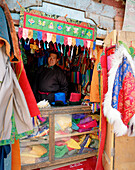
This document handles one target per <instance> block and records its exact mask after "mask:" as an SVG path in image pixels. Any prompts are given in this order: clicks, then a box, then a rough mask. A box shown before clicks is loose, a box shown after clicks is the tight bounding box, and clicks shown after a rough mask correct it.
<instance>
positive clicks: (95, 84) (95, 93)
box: [90, 49, 103, 102]
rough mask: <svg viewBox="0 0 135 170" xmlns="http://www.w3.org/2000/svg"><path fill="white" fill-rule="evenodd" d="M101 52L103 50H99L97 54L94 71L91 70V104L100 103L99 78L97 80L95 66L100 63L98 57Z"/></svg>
mask: <svg viewBox="0 0 135 170" xmlns="http://www.w3.org/2000/svg"><path fill="white" fill-rule="evenodd" d="M102 51H103V49H99V51H98V53H97V59H96V62H95V66H94V70H93V75H92V81H91V89H90V101H91V102H100V97H99V78H98V71H97V65H98V63H99V62H100V55H101V53H102Z"/></svg>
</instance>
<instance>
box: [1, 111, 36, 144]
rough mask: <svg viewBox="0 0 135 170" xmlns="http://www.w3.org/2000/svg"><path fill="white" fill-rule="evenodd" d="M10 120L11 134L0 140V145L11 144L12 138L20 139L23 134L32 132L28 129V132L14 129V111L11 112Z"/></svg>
mask: <svg viewBox="0 0 135 170" xmlns="http://www.w3.org/2000/svg"><path fill="white" fill-rule="evenodd" d="M11 122H12V129H11V136H10V139H6V140H1V141H0V146H2V145H8V144H13V143H14V139H16V140H17V139H20V138H22V137H24V136H27V135H30V134H31V133H33V130H30V131H28V132H24V133H21V134H18V133H17V129H16V125H15V117H14V113H12V117H11Z"/></svg>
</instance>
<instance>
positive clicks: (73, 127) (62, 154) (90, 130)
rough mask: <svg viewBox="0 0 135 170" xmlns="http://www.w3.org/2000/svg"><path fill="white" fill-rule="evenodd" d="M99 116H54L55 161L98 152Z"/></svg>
mask: <svg viewBox="0 0 135 170" xmlns="http://www.w3.org/2000/svg"><path fill="white" fill-rule="evenodd" d="M98 122H99V114H92V115H91V113H79V114H59V115H55V160H56V159H62V158H67V157H73V156H77V155H81V154H86V153H90V154H91V156H94V155H96V153H97V150H98V143H99V141H98Z"/></svg>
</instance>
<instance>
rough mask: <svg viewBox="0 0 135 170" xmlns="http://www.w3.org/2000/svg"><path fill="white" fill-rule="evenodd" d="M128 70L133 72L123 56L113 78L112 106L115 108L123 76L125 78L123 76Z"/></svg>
mask: <svg viewBox="0 0 135 170" xmlns="http://www.w3.org/2000/svg"><path fill="white" fill-rule="evenodd" d="M128 72H131V73H132V74H133V71H132V68H131V65H130V64H129V63H128V61H127V58H126V57H123V61H122V63H121V64H120V65H119V67H118V69H117V72H116V75H115V80H114V85H113V92H112V107H113V108H115V109H117V108H118V97H119V92H120V90H121V88H122V83H123V80H124V78H125V76H126V75H127V73H128ZM133 75H134V74H133Z"/></svg>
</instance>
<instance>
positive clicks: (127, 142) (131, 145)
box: [114, 135, 135, 170]
mask: <svg viewBox="0 0 135 170" xmlns="http://www.w3.org/2000/svg"><path fill="white" fill-rule="evenodd" d="M124 165H125V167H126V169H127V170H134V169H135V168H132V167H133V165H135V137H128V136H126V135H125V136H121V137H116V138H115V160H114V169H116V170H123V168H124V169H125V167H124Z"/></svg>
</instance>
